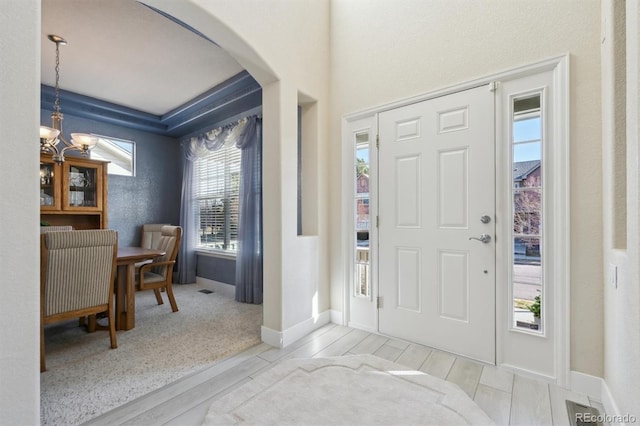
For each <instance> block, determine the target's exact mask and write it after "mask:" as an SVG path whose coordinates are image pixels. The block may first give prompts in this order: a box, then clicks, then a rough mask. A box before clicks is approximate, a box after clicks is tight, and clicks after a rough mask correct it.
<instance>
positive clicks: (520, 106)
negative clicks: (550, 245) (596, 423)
mask: <svg viewBox="0 0 640 426" xmlns="http://www.w3.org/2000/svg"><path fill="white" fill-rule="evenodd" d="M540 100H541V95H540V94H539V93H538V94H535V95H528V96H525V97H520V98H515V99H514V100H513V117H512V118H513V122H512V129H513V132H512V141H511V143H512V153H513V155H512V157H511V158H512V170H513V190H512V197H511V200H512V212H513V235H512V240H513V275H512V285H513V325H514V326H515V327H516V328H518V329H526V330H531V331H537V332H542V331H543V329H542V327H543V326H542V324H543V321H542V318H543V313H544V304H543V300H544V293H543V292H544V283H543V278H542V277H543V274H542V266H543V265H542V256H541V254H542V252H543V235H542V234H543V227H542V224H543V215H542V211H543V210H542V203H543V182H542V176H543V173H542V171H543V166H544V165H543V162H542V146H543V132H542V128H543V122H542V117H543V115H542V113H541V102H540Z"/></svg>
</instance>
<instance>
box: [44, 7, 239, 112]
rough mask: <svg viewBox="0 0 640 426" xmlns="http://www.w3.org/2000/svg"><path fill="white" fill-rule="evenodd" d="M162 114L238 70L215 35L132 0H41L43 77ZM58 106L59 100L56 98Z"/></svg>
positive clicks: (63, 86)
mask: <svg viewBox="0 0 640 426" xmlns="http://www.w3.org/2000/svg"><path fill="white" fill-rule="evenodd" d="M49 34H56V35H59V36H61V37H63V38H65V39H66V41H67V44H66V45H61V46H60V82H59V86H60V88H61V89H63V90H67V91H70V92H75V93H78V94H81V95H85V96H90V97H92V98H96V99H100V100H103V101H107V102H112V103H115V104H118V105H122V106H125V107H129V108H133V109H136V110H139V111H143V112H147V113H150V114H155V115H163V114H165V113H167V112H169V111H171V110H173V109H175V108H177V107H179V106H181V105H183V104H185V103H187V102H188V101H190V100H192V99H193V98H195V97H197V96H198V95H200V94H202V93H204V92H206V91H208V90H209V89H211V88H213V87H215V86H217V85H218V84H220V83H222V82H223V81H225V80H227V79H229V78H230V77H232V76H234V75H236V74H238V73H240V72H242V71H243V68H242V67H241V66H240V65H239V64H238V63H237V62H236V61H235V60H234V59H233V58H232V57H231V56H230V55H228V54H227V53H226V52H225V51H224V50H222V49H220V48H219V47H218V46H217V45H215V44H214V43H213V42H211V41H209V40H206V39H205V38H203V37H201V36H199V35H197V34H195V33H194V32H192V31H190V30H189V29H187V28H185V27H183V26H181V25H179V24H177V23H175V22H174V21H172V20H170V19H168V18H167V17H165V16H163V15H161V14H159V13H157V12H156V11H154V10H152V9H150V8H148V7H147V6H145V5H143V4H141V3H138V2H137V1H134V0H42V36H41V40H42V64H41V79H42V84H45V85H48V86H54V85H55V43H53V42H51V41H49V39H48V38H47V35H49ZM61 109H62V111H63V112H64V104H62V103H61Z"/></svg>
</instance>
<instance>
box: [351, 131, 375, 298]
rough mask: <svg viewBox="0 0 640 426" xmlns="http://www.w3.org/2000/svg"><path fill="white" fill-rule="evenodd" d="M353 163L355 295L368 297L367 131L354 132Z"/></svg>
mask: <svg viewBox="0 0 640 426" xmlns="http://www.w3.org/2000/svg"><path fill="white" fill-rule="evenodd" d="M355 151H356V155H355V158H356V164H355V172H356V173H355V177H356V179H355V206H354V207H355V208H354V211H355V224H356V226H355V244H354V247H355V251H356V252H355V274H356V276H355V280H354V283H355V288H354V294H355V295H356V296H363V297H369V296H370V295H371V288H370V287H371V286H370V279H369V270H370V267H371V266H370V265H371V264H370V261H369V231H370V226H371V222H370V216H369V165H370V163H369V133H368V132H367V133H358V134H356V143H355Z"/></svg>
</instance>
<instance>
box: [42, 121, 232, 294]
mask: <svg viewBox="0 0 640 426" xmlns="http://www.w3.org/2000/svg"><path fill="white" fill-rule="evenodd" d="M40 122H41V123H42V124H43V125H45V126H51V112H50V111H47V110H41V119H40ZM62 128H63V130H64V134H65V138H67V140H69V138H70V137H69V134H70V133H72V132H80V133H95V134H98V135H103V136H111V137H114V138H119V139H126V140H130V141H133V142H135V143H136V176H134V177H129V176H117V175H109V182H108V184H109V197H108V201H107V203H108V210H107V215H108V221H109V228H110V229H115V230H116V231H118V244H119V245H122V246H137V245H138V244H139V243H140V232H141V226H142V224H144V223H171V224H175V225H178V224H179V223H180V197H181V193H182V152H181V148H180V142H179V141H178V140H177V139H175V138H172V137H168V136H161V135H157V134H154V133H148V132H143V131H139V130H133V129H129V128H125V127H121V126H116V125H112V124H107V123H102V122H99V121H95V120H89V119H85V118H80V117H75V116H73V115H70V114H64V121H63V123H62ZM66 155H76V154H75V153H73V151H72V152H71V153H67V154H66ZM196 275H197V276H198V277H202V278H206V279H210V280H214V281H219V282H223V283H227V284H232V285H235V282H236V262H235V260H233V259H222V258H216V257H211V256H198V261H197V269H196Z"/></svg>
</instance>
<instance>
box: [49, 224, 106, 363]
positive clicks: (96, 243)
mask: <svg viewBox="0 0 640 426" xmlns="http://www.w3.org/2000/svg"><path fill="white" fill-rule="evenodd" d="M117 253H118V233H117V232H116V231H113V230H108V229H96V230H87V231H57V232H46V233H43V234H42V235H41V244H40V370H41V371H45V370H46V362H45V347H44V326H45V325H46V324H50V323H54V322H59V321H63V320H67V319H72V318H80V317H84V316H87V315H95V314H97V313H101V312H106V313H107V318H108V319H109V337H110V339H111V348H113V349H115V348H117V347H118V343H117V341H116V329H115V314H114V294H113V292H114V280H115V273H116V259H117Z"/></svg>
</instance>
